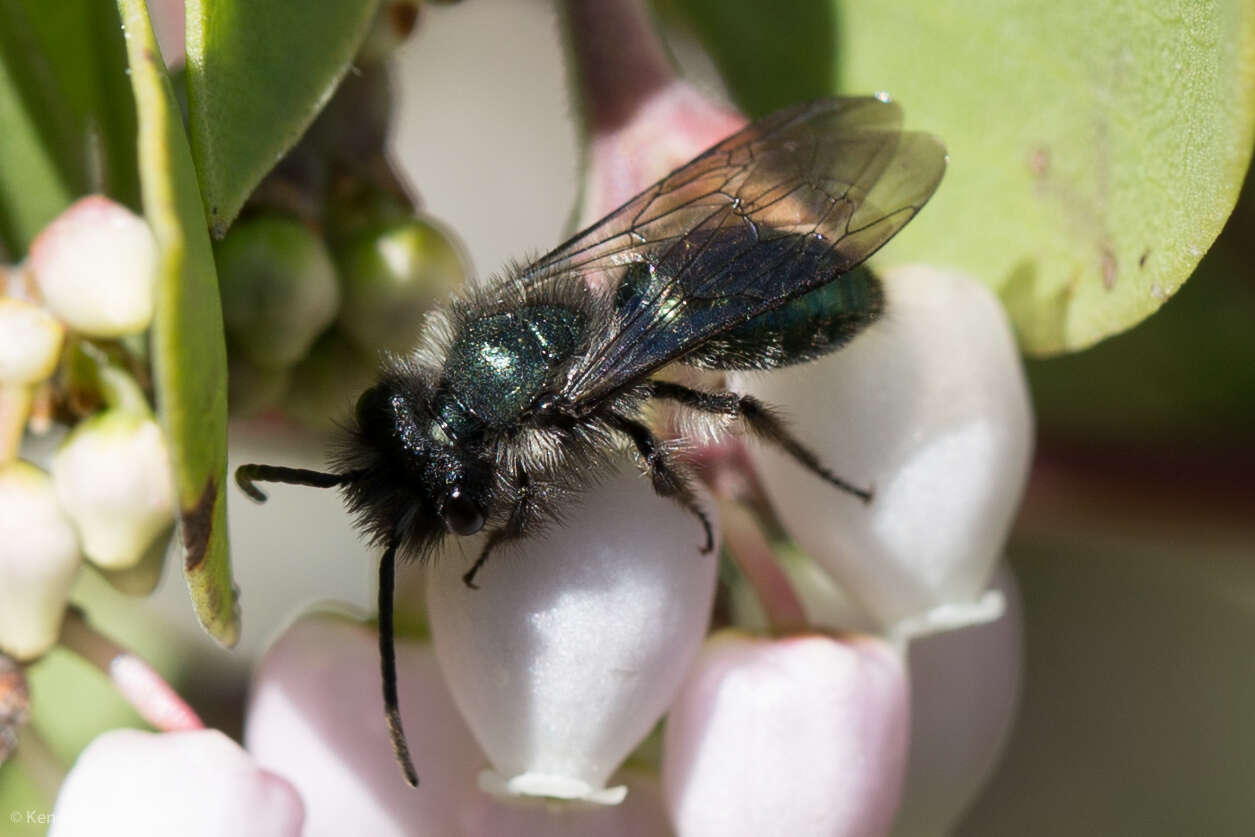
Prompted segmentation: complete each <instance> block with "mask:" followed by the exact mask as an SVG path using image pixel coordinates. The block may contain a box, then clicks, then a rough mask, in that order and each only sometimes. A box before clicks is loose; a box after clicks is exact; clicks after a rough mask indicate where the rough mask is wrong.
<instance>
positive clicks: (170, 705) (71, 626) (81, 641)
mask: <svg viewBox="0 0 1255 837" xmlns="http://www.w3.org/2000/svg"><path fill="white" fill-rule="evenodd" d="M61 645H63V646H64V647H65V648H67V649H69V650H70V651H73V652H74V653H75V654H78V655H79V656H80V657H82V658H83V659H84V660H86V661H87V662H89V663H91V664H92V665H93V666H95V667H96V668H98V669H100V671H101V672H103V673H104V674H105V676H106V677H108V678H109V680H110V681H111V682H112V683H113V687H114V688H115V689H117V690H118V693H119V694H120V695H122V697H123V698H125V699H126V701H127V702H128V703H130V704H131V706H133V707H135V711H136V712H138V713H139V715H140V717H142V718H143V719H144V720H145V721H147V722H148V723H150V724H152V725H153V726H154V727H156V728H157V729H158V730H161V731H162V732H179V731H182V730H196V729H204V728H205V724H204V723H203V722H202V721H201V719H200V717H199V716H197V714H196V712H195V711H193V710H192V707H190V706H188V705H187V703H186V702H185V701H184V700H183V698H181V697H179V693H178V692H176V691H175V690H174V687H173V686H171V685H170V684H169V683H168V682H166V680H165V678H163V677H162V676H161V675H160V674H158V673H157V671H156V669H154V668H153V667H152V666H151V665H149V664H148V662H147V661H146V660H144V659H143V658H142V657H140V656H138V655H137V654H135V653H133V652H131V651H128V650H127V649H125V648H123V647H122V646H120V645H118V644H117V643H116V642H114V641H113V640H111V639H109V638H108V637H107V636H105V635H104V634H102V633H100V632H99V631H97V630H96V629H95V628H93V627H92V626H91V625H89V624H87V622H86V620H84V619H83V616H82V614H81V613H80V612H79V611H78V610H76V609H74V608H70V609H69V610H68V611H66V616H65V622H64V623H63V624H62V626H61Z"/></svg>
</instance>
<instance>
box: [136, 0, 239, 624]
mask: <svg viewBox="0 0 1255 837" xmlns="http://www.w3.org/2000/svg"><path fill="white" fill-rule="evenodd" d="M118 9H119V11H120V12H121V14H122V22H123V26H124V27H125V30H126V48H127V56H128V58H129V61H130V67H131V86H132V89H133V90H134V94H135V102H136V109H137V112H138V115H139V160H140V182H141V186H142V190H143V202H144V214H145V216H146V217H147V218H148V222H149V223H150V224H151V225H152V228H153V233H154V234H155V235H156V237H157V244H158V247H159V249H160V254H161V255H160V267H159V270H160V275H159V278H158V292H157V310H156V315H155V319H154V322H153V330H152V353H153V367H154V379H155V382H156V386H157V407H158V418H159V420H160V421H161V425H162V428H163V429H164V430H165V432H166V437H167V440H168V442H169V445H170V455H171V459H172V460H173V464H174V471H175V488H176V491H177V496H178V503H179V509H178V522H177V529H176V532H175V537H176V538H177V539H178V543H179V544H180V545H181V547H182V554H183V569H184V573H185V575H186V576H187V583H188V588H189V590H190V591H191V594H192V601H193V604H194V606H195V608H196V613H197V616H198V617H199V618H200V621H201V624H202V625H204V626H205V629H206V630H207V631H209V633H210V634H212V635H213V637H214V638H215V639H217V640H218V641H219V642H221V643H222V644H223V645H226V646H230V645H233V644H234V643H235V641H236V639H237V638H238V635H239V613H238V609H237V605H236V590H235V586H234V584H233V583H232V581H231V561H230V554H229V552H228V548H227V526H226V522H227V520H226V512H227V505H226V466H227V386H226V381H227V378H226V375H227V371H226V370H227V357H226V345H225V342H224V338H223V330H222V309H221V305H220V303H219V300H218V280H217V276H216V274H215V272H214V262H213V251H212V249H211V247H210V244H209V234H208V230H207V226H206V224H205V215H204V212H203V210H202V208H201V199H200V192H199V190H198V189H197V182H196V170H195V169H194V168H193V165H192V153H191V150H190V148H189V147H188V142H187V135H186V134H185V133H184V132H183V123H182V121H181V120H180V119H179V111H178V106H177V105H176V104H175V100H174V94H173V91H172V89H171V87H170V81H169V79H168V78H167V76H166V70H165V66H164V64H163V63H162V61H161V56H160V54H159V53H158V51H157V44H156V41H155V40H154V38H153V33H152V25H151V23H150V22H149V19H148V12H147V10H146V9H145V6H144V3H143V0H118Z"/></svg>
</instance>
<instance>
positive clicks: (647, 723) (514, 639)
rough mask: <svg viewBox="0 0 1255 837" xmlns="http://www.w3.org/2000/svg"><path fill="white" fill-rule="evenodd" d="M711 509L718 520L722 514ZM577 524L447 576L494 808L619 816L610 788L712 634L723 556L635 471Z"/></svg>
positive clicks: (436, 602) (602, 491) (439, 617)
mask: <svg viewBox="0 0 1255 837" xmlns="http://www.w3.org/2000/svg"><path fill="white" fill-rule="evenodd" d="M699 502H700V503H701V504H702V506H703V508H705V509H706V511H707V513H708V514H710V515H711V516H712V524H713V525H716V526H717V521H715V520H714V517H713V516H714V512H715V508H714V504H713V503H712V502H711V501H710V500H709V499H708V498H707V497H706V496H705V495H704V494H703V495H700V497H699ZM564 511H565V512H566V515H565V521H566V522H565V523H564V524H562V525H553V526H552V527H551V528H549V529H548V530H547V531H546V532H545V533H544V534H542V535H538V536H535V537H529V538H526V539H523V540H521V541H519V542H518V543H516V544H507V545H504V546H502V547H500V548H499V549H498V550H497V552H496V553H494V554H493V555H492V556H491V557H490V558H489V560H488V562H487V563H486V564H485V565H484V566H483V568H482V569H481V571H480V573H479V575H478V576H477V577H476V583H477V584H478V585H479V589H478V590H472V589H469V588H467V587H466V586H465V585H464V584H463V583H462V574H463V573H464V572H465V571H466V569H467V568H468V566H469V564H468V561H470V560H473V559H474V557H475V554H476V552H475V550H474V547H470V548H464V549H462V550H460V551H461V554H459V550H458V549H456V548H454V549H450V550H447V551H446V552H445V553H444V554H443V555H441V556H438V558H437V560H435V561H433V562H432V564H431V569H430V571H429V577H428V588H427V602H428V610H429V613H430V618H431V630H432V638H433V641H434V643H435V646H436V653H437V655H438V657H439V659H440V666H441V668H442V669H443V670H444V672H445V676H446V678H447V679H448V681H449V688H450V690H451V691H452V693H453V698H454V700H455V701H456V703H457V705H458V708H459V709H461V710H462V714H463V715H464V716H465V717H466V720H467V723H468V724H469V725H470V728H471V731H472V732H473V733H474V734H475V737H476V739H477V740H478V741H479V743H480V746H481V747H483V749H484V752H485V753H486V754H487V756H488V759H489V761H491V762H492V765H493V767H494V768H495V770H496V774H495V775H490V774H486V775H485V776H484V777H483V781H484V786H485V787H486V788H487V789H490V790H493V791H494V792H502V793H509V794H523V795H536V796H552V797H563V798H584V799H590V800H593V801H604V802H613V801H617V800H618V799H621V798H622V791H621V790H619V789H611V790H606V788H605V782H606V780H607V779H608V778H609V777H610V775H611V773H612V772H613V771H614V769H615V768H616V767H618V765H619V763H620V762H621V761H622V760H623V759H624V758H625V757H626V756H627V755H628V753H630V752H631V751H632V749H633V748H634V747H636V745H637V744H639V743H640V741H641V739H642V738H644V737H645V735H646V733H648V732H649V730H650V728H651V727H653V725H654V723H655V722H657V720H658V718H659V717H660V716H661V715H662V713H663V711H664V710H665V709H666V707H667V705H668V704H669V703H670V702H671V700H672V698H673V697H674V695H675V693H676V691H677V689H678V688H679V685H680V682H681V681H682V679H683V677H684V674H685V672H686V671H687V669H688V667H689V665H690V663H691V662H692V660H693V656H694V655H695V654H696V652H697V649H698V647H699V646H700V644H701V640H702V637H703V636H704V634H705V632H706V625H707V621H708V619H709V614H710V605H711V601H712V599H713V596H714V587H715V570H716V566H717V559H716V556H717V554H718V553H717V552H712V553H709V554H702V553H701V552H700V551H699V548H700V546H702V545H703V544H704V540H705V535H704V534H703V531H702V527H701V525H700V524H699V523H698V521H697V519H696V518H695V517H694V516H693V514H691V513H690V512H688V511H686V510H685V509H683V508H682V507H681V506H680V505H679V504H678V503H675V502H673V501H671V500H666V499H663V498H661V497H659V496H657V495H656V494H655V493H654V492H653V490H652V488H651V487H650V485H649V482H648V481H647V480H646V479H644V478H642V477H641V476H640V474H639V473H638V472H637V471H636V469H635V468H631V467H625V468H623V469H622V470H621V471H620V472H619V474H618V475H617V476H615V477H613V478H611V479H608V480H606V481H605V482H604V483H602V484H601V485H599V486H598V487H596V488H594V489H592V490H590V491H589V492H587V494H585V495H583V496H582V497H581V498H578V499H573V500H572V501H570V503H568V504H567V505H566V506H565V507H564Z"/></svg>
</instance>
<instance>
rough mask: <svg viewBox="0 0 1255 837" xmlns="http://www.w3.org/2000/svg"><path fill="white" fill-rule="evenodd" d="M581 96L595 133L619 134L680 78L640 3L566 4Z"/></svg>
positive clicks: (595, 0)
mask: <svg viewBox="0 0 1255 837" xmlns="http://www.w3.org/2000/svg"><path fill="white" fill-rule="evenodd" d="M562 10H563V18H564V21H565V23H566V30H567V39H568V43H569V45H570V51H571V58H572V64H573V72H572V75H573V76H574V78H575V83H576V85H577V88H576V94H577V97H578V99H579V103H580V110H581V112H582V113H583V115H584V120H585V128H586V129H587V132H588V133H589V134H598V133H606V132H610V131H614V130H616V129H617V128H619V127H621V126H622V125H624V124H625V123H626V122H627V121H628V120H629V119H630V118H631V117H632V114H633V113H634V112H635V111H636V109H637V108H639V107H640V106H641V105H642V104H643V103H644V102H646V101H648V100H649V99H650V98H651V97H652V96H653V95H654V94H655V93H657V92H658V91H659V90H661V89H662V88H663V87H665V86H666V85H667V84H668V83H670V82H671V81H672V79H673V78H674V76H675V73H674V71H673V70H672V68H671V62H670V60H669V59H668V58H667V55H666V53H665V52H664V51H663V49H662V45H661V44H660V43H659V41H658V36H657V34H656V33H655V31H654V28H653V24H652V23H651V21H650V19H649V13H648V12H647V11H646V9H645V7H644V4H643V3H641V2H640V0H565V2H564V3H563V4H562Z"/></svg>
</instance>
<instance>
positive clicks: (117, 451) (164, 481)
mask: <svg viewBox="0 0 1255 837" xmlns="http://www.w3.org/2000/svg"><path fill="white" fill-rule="evenodd" d="M52 478H53V481H54V483H55V484H56V488H57V497H58V498H60V500H61V505H62V506H63V507H64V508H65V511H66V514H68V515H69V517H70V519H71V520H73V521H74V526H75V528H77V529H78V533H79V537H80V538H81V540H82V544H83V554H84V555H86V556H87V558H88V559H90V560H91V561H93V562H94V563H96V564H98V565H99V566H101V567H103V568H105V569H110V570H120V569H126V568H128V567H133V566H135V564H136V563H138V562H139V560H140V559H141V558H143V557H144V552H145V551H146V550H147V549H148V547H149V545H150V544H152V542H153V540H154V539H155V538H156V537H157V536H158V535H159V534H161V533H162V532H164V531H165V530H166V527H168V526H169V525H170V521H171V519H172V517H173V514H174V486H173V484H172V481H171V471H170V458H169V455H168V454H167V451H166V442H165V437H164V436H163V435H162V432H161V428H160V427H158V426H157V423H156V422H155V421H153V420H152V419H151V418H149V417H147V416H143V415H140V414H136V413H130V412H125V411H123V410H119V409H114V410H108V411H106V412H104V413H101V414H99V415H96V416H92V417H91V418H88V419H85V420H84V421H82V422H80V423H79V424H78V426H77V427H75V428H74V430H72V431H71V432H70V434H69V436H67V437H66V440H65V442H64V444H63V445H62V446H61V448H60V449H59V450H58V451H57V452H56V453H55V454H54V455H53V457H52Z"/></svg>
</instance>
